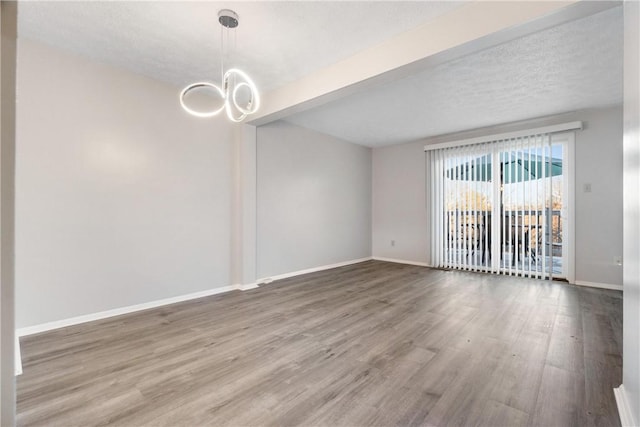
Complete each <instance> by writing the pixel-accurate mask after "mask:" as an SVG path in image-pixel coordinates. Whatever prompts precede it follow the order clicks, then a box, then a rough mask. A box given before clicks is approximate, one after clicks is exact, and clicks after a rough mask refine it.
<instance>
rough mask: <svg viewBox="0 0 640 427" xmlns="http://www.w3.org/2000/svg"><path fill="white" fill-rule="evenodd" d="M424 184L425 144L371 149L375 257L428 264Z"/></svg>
mask: <svg viewBox="0 0 640 427" xmlns="http://www.w3.org/2000/svg"><path fill="white" fill-rule="evenodd" d="M425 184H426V181H425V155H424V142H419V143H411V144H401V145H394V146H390V147H382V148H375V149H373V212H372V221H373V232H372V246H373V256H374V257H379V258H389V259H397V260H404V261H411V262H418V263H425V264H427V263H428V250H429V248H428V247H427V246H428V239H427V232H428V230H427V209H426V198H425V195H426V188H425ZM392 240H393V241H394V245H393V246H392V244H391V241H392Z"/></svg>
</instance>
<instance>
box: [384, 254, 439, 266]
mask: <svg viewBox="0 0 640 427" xmlns="http://www.w3.org/2000/svg"><path fill="white" fill-rule="evenodd" d="M373 259H374V260H376V261H386V262H395V263H396V264H409V265H418V266H420V267H430V265H429V264H427V263H426V262H418V261H407V260H404V259H395V258H383V257H378V256H374V257H373Z"/></svg>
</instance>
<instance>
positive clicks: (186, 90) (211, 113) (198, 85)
mask: <svg viewBox="0 0 640 427" xmlns="http://www.w3.org/2000/svg"><path fill="white" fill-rule="evenodd" d="M203 87H209V88H214V89H215V90H216V91H217V92H218V94H219V95H220V97H221V98H222V99H223V100H225V102H224V103H223V104H222V106H221V107H220V108H218V109H217V110H212V111H197V110H194V109H193V108H190V107H188V106H187V104H186V102H185V99H184V98H185V96H186V95H187V94H188V93H189V92H191V91H192V90H194V89H199V88H203ZM226 98H227V97H226V96H225V93H224V92H223V91H222V89H220V88H219V87H218V86H216V85H214V84H213V83H209V82H197V83H193V84H190V85H189V86H187V87H185V88H184V89H183V90H182V92H180V105H182V108H184V109H185V110H186V111H187V112H188V113H189V114H192V115H194V116H196V117H213V116H216V115H218V114H220V112H221V111H222V110H223V109H224V108H225V106H226V105H227V102H226Z"/></svg>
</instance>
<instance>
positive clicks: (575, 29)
mask: <svg viewBox="0 0 640 427" xmlns="http://www.w3.org/2000/svg"><path fill="white" fill-rule="evenodd" d="M622 61H623V17H622V8H621V7H616V8H613V9H610V10H607V11H605V12H601V13H599V14H596V15H592V16H590V17H587V18H583V19H581V20H577V21H572V22H570V23H568V24H564V25H562V26H558V27H554V28H551V29H548V30H545V31H542V32H539V33H536V34H532V35H529V36H526V37H523V38H521V39H517V40H513V41H511V42H508V43H505V44H503V45H500V46H497V47H494V48H490V49H487V50H484V51H481V52H478V53H475V54H472V55H469V56H466V57H464V58H461V59H458V60H455V61H452V62H449V63H445V64H442V65H440V66H436V67H433V68H429V69H426V70H424V71H422V72H420V73H418V74H416V75H413V76H411V77H408V78H406V79H403V80H399V81H395V82H392V83H389V84H386V85H384V86H381V87H379V88H376V89H369V90H367V91H366V92H363V93H359V94H356V95H352V96H349V97H346V98H342V99H340V100H337V101H334V102H331V103H328V104H325V105H323V106H321V107H318V108H315V109H312V110H309V111H305V112H302V113H299V114H295V115H293V116H290V117H289V118H287V121H290V122H292V123H295V124H298V125H300V126H304V127H307V128H311V129H315V130H317V131H320V132H323V133H327V134H330V135H334V136H337V137H339V138H343V139H345V140H348V141H352V142H355V143H358V144H362V145H367V146H372V147H373V146H382V145H390V144H397V143H401V142H407V141H412V140H417V139H421V138H425V137H428V136H434V135H442V134H447V133H452V132H457V131H463V130H469V129H475V128H480V127H485V126H491V125H496V124H501V123H509V122H513V121H518V120H525V119H530V118H536V117H541V116H546V115H551V114H555V113H561V112H567V111H574V110H579V109H586V108H596V107H603V106H609V105H613V104H618V103H621V102H622Z"/></svg>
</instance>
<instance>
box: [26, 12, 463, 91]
mask: <svg viewBox="0 0 640 427" xmlns="http://www.w3.org/2000/svg"><path fill="white" fill-rule="evenodd" d="M461 4H462V2H452V1H447V2H425V1H423V2H419V1H418V2H416V1H413V2H405V1H374V2H355V1H354V2H351V1H347V2H345V1H342V2H332V1H310V2H302V1H300V2H295V1H286V2H276V1H262V2H244V1H243V2H237V1H236V2H233V1H227V2H188V1H180V2H166V1H146V2H130V1H129V2H118V1H76V2H59V1H55V2H31V1H29V2H25V1H23V2H21V3H20V8H19V17H18V35H19V37H25V38H30V39H34V40H39V41H42V42H44V43H47V44H50V45H53V46H56V47H60V48H63V49H66V50H70V51H73V52H76V53H79V54H81V55H84V56H87V57H89V58H92V59H95V60H98V61H101V62H105V63H109V64H112V65H116V66H119V67H122V68H126V69H129V70H132V71H134V72H137V73H140V74H144V75H148V76H151V77H154V78H157V79H160V80H164V81H167V82H170V83H173V84H175V85H177V86H179V87H182V86H184V85H186V84H188V83H192V82H194V81H201V80H213V81H219V79H220V77H219V74H220V71H219V70H220V62H219V60H220V57H219V53H220V28H221V27H220V25H219V24H218V21H217V13H218V11H219V10H220V9H225V8H231V9H233V10H235V11H236V12H237V13H238V15H239V16H240V26H239V27H238V29H237V30H236V32H235V37H236V40H235V43H236V46H235V47H234V48H232V50H231V51H230V54H231V56H230V57H229V58H225V63H226V64H230V63H231V62H233V64H234V65H237V66H240V67H241V68H243V69H245V70H247V71H248V72H250V74H251V76H252V77H253V78H254V80H255V81H256V84H257V85H258V87H259V88H260V89H261V91H266V90H269V89H273V88H275V87H279V86H281V85H284V84H286V83H289V82H291V81H294V80H297V79H299V78H301V77H303V76H305V75H307V74H309V73H311V72H313V71H316V70H317V69H319V68H322V67H325V66H328V65H330V64H333V63H335V62H337V61H340V60H342V59H345V58H347V57H349V56H351V55H353V54H355V53H357V52H359V51H362V50H364V49H366V48H368V47H371V46H373V45H375V44H377V43H380V42H382V41H384V40H386V39H388V38H390V37H392V36H394V35H396V34H399V33H401V32H404V31H407V30H409V29H412V28H414V27H416V26H418V25H420V24H422V23H424V22H427V21H429V20H430V19H433V18H435V17H437V16H439V15H442V14H444V13H446V12H448V11H451V10H453V9H454V8H456V7H459V6H460V5H461Z"/></svg>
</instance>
